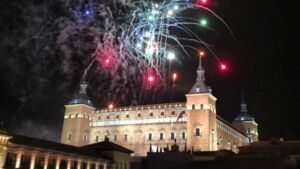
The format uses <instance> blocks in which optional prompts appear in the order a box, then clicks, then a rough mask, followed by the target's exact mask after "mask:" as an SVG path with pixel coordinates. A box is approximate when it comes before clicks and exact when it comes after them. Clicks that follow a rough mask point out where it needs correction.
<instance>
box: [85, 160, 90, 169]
mask: <svg viewBox="0 0 300 169" xmlns="http://www.w3.org/2000/svg"><path fill="white" fill-rule="evenodd" d="M90 168H91V163H90V162H89V161H88V162H86V169H90Z"/></svg>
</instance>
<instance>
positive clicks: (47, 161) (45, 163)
mask: <svg viewBox="0 0 300 169" xmlns="http://www.w3.org/2000/svg"><path fill="white" fill-rule="evenodd" d="M48 163H49V154H45V158H44V169H47V168H48Z"/></svg>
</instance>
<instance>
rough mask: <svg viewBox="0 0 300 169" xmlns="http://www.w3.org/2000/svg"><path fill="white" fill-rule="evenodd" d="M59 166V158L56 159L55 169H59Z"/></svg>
mask: <svg viewBox="0 0 300 169" xmlns="http://www.w3.org/2000/svg"><path fill="white" fill-rule="evenodd" d="M59 166H60V157H59V156H57V157H56V163H55V169H59Z"/></svg>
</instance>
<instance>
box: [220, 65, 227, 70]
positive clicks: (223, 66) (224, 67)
mask: <svg viewBox="0 0 300 169" xmlns="http://www.w3.org/2000/svg"><path fill="white" fill-rule="evenodd" d="M220 68H221V70H223V71H224V70H226V69H227V66H226V65H225V64H223V63H221V64H220Z"/></svg>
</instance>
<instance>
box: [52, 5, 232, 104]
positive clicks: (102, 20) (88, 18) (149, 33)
mask: <svg viewBox="0 0 300 169" xmlns="http://www.w3.org/2000/svg"><path fill="white" fill-rule="evenodd" d="M66 6H67V7H69V9H70V10H69V11H68V17H65V18H60V19H59V21H58V22H59V23H60V34H59V37H58V41H57V44H58V45H59V46H61V47H60V49H61V51H62V52H63V53H64V55H65V56H66V58H67V60H66V62H65V65H68V62H69V60H68V58H70V53H72V52H71V51H70V48H69V47H68V46H66V45H65V44H66V43H68V41H70V40H75V41H78V39H74V37H77V38H79V39H80V38H83V37H87V38H88V39H89V41H90V42H89V43H91V44H92V46H93V47H92V48H91V50H93V52H90V56H87V60H88V64H87V66H86V69H85V71H84V74H83V76H82V78H81V82H82V81H83V80H89V79H93V76H94V75H96V74H97V75H99V72H101V73H100V75H101V76H103V77H105V79H106V80H107V79H109V80H110V84H109V85H105V86H106V87H104V86H100V88H101V89H103V90H104V91H105V93H102V94H103V95H104V96H106V98H108V99H109V100H119V99H120V98H125V96H127V97H128V96H131V97H132V98H131V99H132V100H135V101H141V100H145V97H153V98H155V96H154V95H153V93H155V91H160V90H161V89H162V88H164V87H165V84H166V81H167V80H168V77H169V76H170V75H169V74H167V73H166V70H165V67H166V64H167V63H168V61H166V59H167V54H168V52H169V51H173V50H174V49H177V48H178V47H179V48H180V50H181V51H183V53H185V55H187V56H189V53H188V52H187V51H186V47H188V48H192V49H197V47H193V46H188V45H185V44H183V43H182V42H184V41H189V42H193V43H195V44H198V45H203V46H205V47H206V48H207V49H208V50H209V51H210V52H211V53H212V54H213V55H214V56H215V58H216V59H217V60H219V59H218V57H217V56H216V55H215V54H214V53H213V51H212V50H211V49H210V45H208V44H206V43H205V42H204V41H203V40H202V39H201V38H200V37H199V36H198V35H197V34H196V33H194V32H193V31H192V30H191V29H189V27H188V25H199V23H198V22H197V21H196V20H193V19H191V18H184V17H180V13H182V12H183V11H185V10H188V9H193V8H200V9H203V10H206V11H209V12H210V13H212V14H213V15H214V16H215V17H217V18H218V19H219V20H220V21H221V22H223V23H224V24H225V25H226V23H225V22H224V21H223V20H222V18H220V17H219V16H218V15H216V14H215V13H214V12H213V11H211V10H210V9H208V8H206V7H203V6H199V5H195V4H193V3H191V2H189V1H180V0H164V1H161V2H153V1H136V0H110V1H72V2H71V1H67V2H66ZM226 27H227V28H229V27H228V26H227V25H226ZM170 29H179V30H181V31H183V32H185V34H186V35H184V37H180V36H178V35H174V34H172V33H171V31H170ZM208 29H210V28H208ZM211 30H212V29H211ZM229 30H230V29H229ZM230 32H231V30H230ZM83 34H84V35H83ZM81 35H83V37H82V36H81ZM187 37H189V38H187ZM79 41H81V42H79V43H78V44H77V45H76V43H75V49H77V50H78V52H81V51H82V50H81V48H82V46H81V45H84V42H85V43H87V42H86V40H85V39H81V40H79ZM73 44H74V43H73ZM94 64H96V68H95V70H92V71H91V72H92V73H89V72H90V69H92V68H93V67H95V66H93V65H94ZM95 72H98V73H95ZM148 76H153V77H155V81H154V82H152V81H151V82H149V81H148V79H147V77H148ZM132 77H133V79H132ZM153 83H155V84H153ZM111 93H116V95H111ZM120 93H122V94H120ZM151 93H152V94H151ZM118 97H120V98H118ZM146 99H147V98H146ZM121 100H122V99H121Z"/></svg>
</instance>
